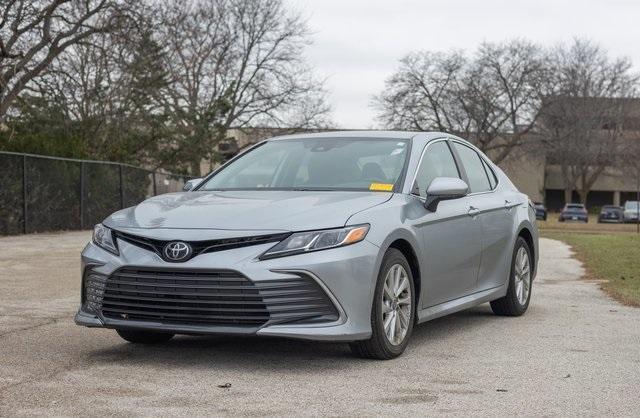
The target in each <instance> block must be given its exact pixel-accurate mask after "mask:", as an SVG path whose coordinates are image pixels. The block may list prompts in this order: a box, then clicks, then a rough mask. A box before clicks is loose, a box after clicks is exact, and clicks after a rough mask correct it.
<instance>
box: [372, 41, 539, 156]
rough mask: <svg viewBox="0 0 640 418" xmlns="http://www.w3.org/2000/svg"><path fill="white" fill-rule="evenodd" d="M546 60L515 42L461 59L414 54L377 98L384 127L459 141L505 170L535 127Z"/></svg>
mask: <svg viewBox="0 0 640 418" xmlns="http://www.w3.org/2000/svg"><path fill="white" fill-rule="evenodd" d="M547 78H548V77H547V71H546V67H545V65H544V53H543V51H542V50H541V49H540V48H539V47H537V46H536V45H534V44H532V43H530V42H527V41H524V40H518V39H517V40H513V41H510V42H505V43H500V44H490V43H485V44H482V45H481V47H480V48H479V50H478V51H477V53H476V54H475V56H474V57H473V58H468V57H467V56H465V55H464V54H462V53H461V52H457V51H454V52H450V53H432V52H418V53H413V54H409V55H408V56H407V57H405V58H403V59H402V60H401V62H400V68H399V70H398V71H397V72H396V73H395V74H394V75H392V76H391V77H390V78H389V79H388V80H387V83H386V86H385V90H384V92H383V93H382V94H380V95H379V96H377V97H376V98H374V106H376V107H377V108H378V109H379V111H380V115H379V117H380V120H381V121H382V123H383V124H384V125H385V126H388V127H391V128H396V129H413V130H421V131H423V130H434V129H435V130H441V131H447V132H452V133H458V134H461V135H463V136H465V137H466V138H469V139H470V140H471V141H473V142H475V143H476V145H478V147H479V148H480V149H482V150H483V151H484V152H487V153H490V154H491V155H492V156H493V158H494V160H495V161H496V162H497V163H499V162H501V161H502V160H504V159H505V158H506V157H507V156H508V155H509V153H510V152H511V151H512V150H513V149H514V148H515V147H517V146H519V145H521V144H522V142H523V140H524V138H525V135H526V134H527V133H529V132H530V131H531V129H532V128H533V126H534V125H535V123H536V121H537V119H538V116H539V111H540V108H541V103H542V97H543V96H544V93H545V92H546V91H547V89H548V87H547V85H546V80H547Z"/></svg>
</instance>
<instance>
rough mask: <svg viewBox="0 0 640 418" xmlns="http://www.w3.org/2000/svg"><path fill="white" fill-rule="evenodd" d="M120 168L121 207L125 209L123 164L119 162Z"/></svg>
mask: <svg viewBox="0 0 640 418" xmlns="http://www.w3.org/2000/svg"><path fill="white" fill-rule="evenodd" d="M118 167H119V168H120V209H124V181H123V179H122V164H118Z"/></svg>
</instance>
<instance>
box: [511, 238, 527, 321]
mask: <svg viewBox="0 0 640 418" xmlns="http://www.w3.org/2000/svg"><path fill="white" fill-rule="evenodd" d="M520 248H524V249H525V251H526V252H527V256H528V257H529V271H530V275H531V276H530V279H529V294H528V295H527V301H526V303H525V304H524V305H521V304H520V302H519V301H518V296H517V295H516V257H517V255H518V251H519V250H520ZM532 277H533V260H532V258H531V249H530V248H529V244H527V241H525V240H524V238H522V237H518V239H517V240H516V245H515V247H514V249H513V256H512V257H511V272H510V277H509V290H508V294H507V296H508V297H509V298H511V300H512V303H513V306H514V307H515V308H516V310H518V311H519V312H518V313H519V314H523V313H524V312H525V311H526V310H527V308H528V307H529V301H530V300H531V294H532V293H533V279H532Z"/></svg>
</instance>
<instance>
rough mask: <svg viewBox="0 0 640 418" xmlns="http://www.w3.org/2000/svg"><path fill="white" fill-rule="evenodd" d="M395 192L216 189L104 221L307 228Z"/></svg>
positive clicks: (327, 224)
mask: <svg viewBox="0 0 640 418" xmlns="http://www.w3.org/2000/svg"><path fill="white" fill-rule="evenodd" d="M392 195H393V193H385V192H313V191H216V192H201V191H195V192H185V193H169V194H164V195H160V196H155V197H152V198H150V199H147V200H145V201H144V202H142V203H140V204H139V205H137V206H133V207H130V208H127V209H123V210H121V211H118V212H116V213H114V214H113V215H111V216H109V217H108V218H107V219H105V221H104V224H105V225H106V226H108V227H111V228H116V229H118V228H123V229H130V228H179V229H220V230H244V231H247V230H265V231H277V230H282V231H303V230H311V229H323V228H333V227H338V226H342V225H344V224H345V223H346V222H347V220H348V219H349V217H350V216H351V215H353V214H355V213H357V212H360V211H363V210H365V209H368V208H371V207H373V206H376V205H379V204H381V203H384V202H386V201H387V200H389V199H390V198H391V196H392Z"/></svg>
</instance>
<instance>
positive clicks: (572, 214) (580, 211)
mask: <svg viewBox="0 0 640 418" xmlns="http://www.w3.org/2000/svg"><path fill="white" fill-rule="evenodd" d="M558 220H559V221H560V222H565V221H574V222H589V214H588V213H587V208H585V206H584V205H583V204H582V203H567V204H566V205H564V208H563V209H562V212H560V218H559V219H558Z"/></svg>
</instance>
